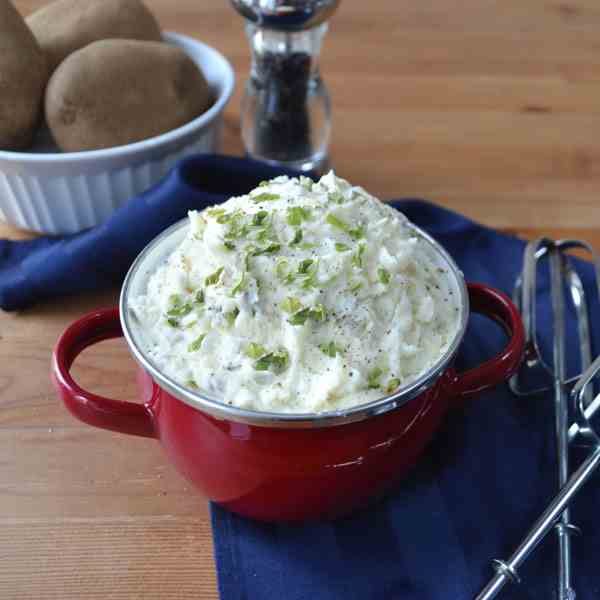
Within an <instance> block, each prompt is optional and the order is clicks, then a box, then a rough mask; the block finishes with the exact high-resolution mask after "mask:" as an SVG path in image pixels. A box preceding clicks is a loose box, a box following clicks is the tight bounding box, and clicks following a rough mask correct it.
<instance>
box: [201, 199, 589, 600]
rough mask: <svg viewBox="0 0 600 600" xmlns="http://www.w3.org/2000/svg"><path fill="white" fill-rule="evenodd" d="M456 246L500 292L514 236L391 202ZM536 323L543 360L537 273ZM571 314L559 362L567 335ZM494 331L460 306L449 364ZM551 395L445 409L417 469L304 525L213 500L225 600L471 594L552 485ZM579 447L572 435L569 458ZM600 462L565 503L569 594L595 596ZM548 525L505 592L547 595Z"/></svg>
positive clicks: (434, 598) (497, 335) (393, 599)
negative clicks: (331, 517) (384, 494)
mask: <svg viewBox="0 0 600 600" xmlns="http://www.w3.org/2000/svg"><path fill="white" fill-rule="evenodd" d="M393 205H394V206H396V207H397V208H398V209H399V210H401V211H402V212H403V213H404V214H406V216H407V217H408V218H409V219H410V220H412V221H413V222H415V223H416V224H417V225H419V226H421V227H422V228H424V229H426V230H427V231H428V232H429V233H431V234H432V235H433V237H435V238H436V239H437V240H438V241H439V242H441V243H442V245H443V246H444V247H445V248H446V249H447V250H448V251H449V252H450V254H451V255H452V256H453V257H454V259H455V260H456V262H457V263H458V265H459V267H460V268H461V269H462V270H463V272H464V274H465V276H466V278H467V280H470V281H478V282H484V283H487V284H490V285H493V286H495V287H497V288H499V289H501V290H504V291H505V292H510V291H511V289H512V287H513V285H514V281H515V278H516V276H517V274H518V271H519V270H520V268H521V262H522V255H523V250H524V245H525V244H524V242H523V241H521V240H519V239H516V238H514V237H511V236H507V235H503V234H501V233H498V232H496V231H493V230H491V229H488V228H486V227H482V226H481V225H478V224H475V223H473V222H471V221H469V220H468V219H465V218H464V217H462V216H460V215H458V214H455V213H452V212H449V211H447V210H444V209H441V208H439V207H436V206H434V205H431V204H427V203H423V202H420V201H413V200H408V201H394V202H393ZM577 267H578V270H579V272H580V273H581V275H582V278H583V280H584V284H585V287H586V290H587V291H588V292H589V294H590V296H589V298H590V306H591V307H592V325H593V337H594V342H595V349H596V351H597V350H598V349H599V348H600V318H598V317H599V314H600V313H599V312H598V309H597V307H598V294H597V291H596V289H595V285H594V279H593V273H592V269H591V267H590V265H589V264H586V263H583V262H579V261H578V263H577ZM538 284H539V290H540V297H541V298H542V301H541V302H540V306H539V307H538V310H539V312H538V315H539V317H538V318H539V321H538V326H539V328H540V330H541V334H542V335H541V340H542V342H541V343H542V347H543V349H544V353H545V354H546V356H547V357H549V358H548V360H550V361H551V355H550V354H549V351H550V350H551V332H550V330H549V323H550V321H549V319H550V318H551V306H550V298H549V290H548V285H549V281H548V273H547V270H546V269H543V270H542V272H541V274H540V280H539V282H538ZM573 325H574V323H573V315H572V314H571V313H570V314H569V320H568V326H569V328H570V329H568V330H567V331H571V332H572V333H571V334H570V335H569V336H568V355H569V358H570V362H571V364H570V369H571V370H572V371H573V370H575V369H577V367H578V365H577V364H576V363H577V360H574V359H576V358H577V356H578V353H579V349H578V345H577V344H578V340H577V335H576V333H575V330H574V329H572V327H573ZM504 342H505V340H504V338H503V334H502V333H501V332H500V330H499V328H498V327H497V326H496V325H495V324H493V323H490V322H489V321H487V320H486V319H484V318H483V317H480V316H475V317H472V318H471V321H470V325H469V328H468V331H467V334H466V336H465V340H464V343H463V345H462V348H461V350H460V353H459V357H458V360H457V363H456V366H457V369H459V370H462V369H464V368H466V367H468V366H473V365H475V364H477V363H480V362H481V361H482V360H484V359H485V358H486V357H489V356H491V355H492V354H493V353H494V351H495V350H498V349H499V348H500V347H501V346H502V344H503V343H504ZM552 402H553V401H552V395H551V394H546V395H543V396H539V397H533V398H515V397H514V396H513V395H512V394H511V393H510V392H509V390H508V388H507V386H506V385H502V386H499V387H497V388H496V389H494V390H492V391H488V392H485V393H483V394H481V395H480V396H479V397H477V398H474V399H472V400H470V401H468V402H467V403H465V404H464V406H463V407H462V409H459V410H456V411H454V412H452V413H450V414H449V416H448V417H447V418H446V421H445V423H444V424H443V426H442V428H441V430H440V431H439V433H438V434H437V436H436V438H435V439H434V441H433V442H432V444H431V445H430V446H429V448H428V449H427V451H426V453H425V455H424V456H423V457H422V458H421V460H420V461H419V463H418V465H417V466H416V468H415V469H414V470H413V471H412V472H411V473H410V474H409V475H408V477H407V478H406V479H404V480H403V481H402V482H401V483H400V484H399V485H398V486H397V487H396V489H395V490H394V491H393V492H392V493H391V494H390V495H389V497H388V498H387V499H386V500H384V501H382V502H379V503H377V504H374V505H372V506H371V507H370V508H368V509H366V510H363V511H361V512H358V513H356V514H354V515H352V516H349V517H347V518H344V519H339V520H337V521H334V522H329V523H326V522H321V523H308V524H305V525H302V526H293V525H281V524H264V523H257V522H252V521H249V520H246V519H243V518H240V517H237V516H235V515H233V514H230V513H228V512H227V511H225V510H223V509H221V508H219V507H218V506H213V507H212V519H213V530H214V540H215V555H216V559H217V565H218V573H219V586H220V592H221V598H222V600H283V599H285V600H470V599H472V598H473V597H474V596H475V595H476V594H477V593H478V592H479V591H480V589H481V588H482V587H483V586H484V585H485V583H487V581H488V579H489V577H491V575H492V574H493V572H492V569H491V564H490V560H491V559H492V558H503V559H505V558H507V557H508V556H509V555H510V554H511V552H512V550H513V549H514V548H515V547H516V545H517V544H518V542H520V540H521V539H522V537H523V536H524V535H525V533H526V532H527V530H528V529H529V527H530V526H531V525H532V524H533V522H534V520H535V519H536V518H537V517H538V516H539V514H540V513H541V512H542V510H543V509H544V508H545V506H546V505H547V503H548V502H549V501H550V499H551V498H552V497H553V495H554V493H555V485H556V475H555V473H556V467H555V459H554V432H553V423H554V421H553V408H552ZM586 454H587V450H586V449H583V448H573V457H572V465H573V466H576V465H577V464H579V462H581V460H582V458H583V457H585V456H586ZM599 483H600V472H598V473H597V474H596V475H595V477H594V478H593V479H592V480H591V481H590V482H588V483H587V485H586V487H585V488H584V489H583V492H582V493H581V494H580V495H579V496H578V497H577V498H576V500H575V502H574V504H573V511H572V519H573V521H574V522H575V523H576V524H577V525H578V526H579V527H580V528H581V530H582V532H583V535H582V536H581V537H576V538H574V540H573V563H574V565H573V568H574V587H575V590H576V591H577V598H578V599H579V600H597V599H598V598H600V569H599V568H598V560H599V557H600V519H599V518H598V506H600V485H599ZM556 570H557V559H556V534H555V533H554V532H551V533H550V534H549V535H548V537H547V538H546V540H545V541H544V542H543V543H542V545H541V546H540V547H539V548H538V549H537V550H536V551H535V553H534V554H533V555H532V557H531V558H530V559H529V561H528V562H526V563H525V565H524V566H523V567H522V569H521V570H520V574H521V576H522V581H523V583H522V584H521V585H519V586H517V585H511V584H509V585H508V586H507V587H506V588H505V589H504V590H503V592H502V593H501V594H500V596H499V599H500V600H502V599H504V600H534V599H535V600H538V599H539V598H556V595H555V585H556V575H555V574H556Z"/></svg>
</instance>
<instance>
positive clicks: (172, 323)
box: [167, 317, 179, 329]
mask: <svg viewBox="0 0 600 600" xmlns="http://www.w3.org/2000/svg"><path fill="white" fill-rule="evenodd" d="M167 324H168V325H169V326H170V327H173V328H174V329H177V328H178V327H179V321H178V320H177V319H175V318H174V317H169V318H168V319H167Z"/></svg>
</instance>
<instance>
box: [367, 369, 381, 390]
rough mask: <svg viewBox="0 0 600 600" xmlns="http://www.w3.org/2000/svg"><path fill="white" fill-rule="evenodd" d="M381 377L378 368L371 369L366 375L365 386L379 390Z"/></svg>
mask: <svg viewBox="0 0 600 600" xmlns="http://www.w3.org/2000/svg"><path fill="white" fill-rule="evenodd" d="M382 375H383V371H382V370H381V369H380V368H379V367H375V368H374V369H371V370H370V371H369V372H368V373H367V384H368V386H369V389H377V388H379V378H380V377H381V376H382Z"/></svg>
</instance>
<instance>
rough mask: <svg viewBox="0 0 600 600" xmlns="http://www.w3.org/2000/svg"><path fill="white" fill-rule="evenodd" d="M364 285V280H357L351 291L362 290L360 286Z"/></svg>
mask: <svg viewBox="0 0 600 600" xmlns="http://www.w3.org/2000/svg"><path fill="white" fill-rule="evenodd" d="M361 287H362V282H361V281H357V282H356V283H354V284H352V285H351V286H350V291H351V292H357V291H358V290H360V288H361Z"/></svg>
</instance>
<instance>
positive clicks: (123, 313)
mask: <svg viewBox="0 0 600 600" xmlns="http://www.w3.org/2000/svg"><path fill="white" fill-rule="evenodd" d="M187 224H188V219H187V218H185V219H182V220H181V221H178V222H177V223H175V224H174V225H172V226H171V227H169V228H168V229H166V230H165V231H163V232H162V233H161V234H160V235H158V236H157V237H156V238H154V240H153V241H152V242H150V243H149V244H148V245H147V246H146V247H145V248H144V250H142V252H141V253H140V254H139V256H138V257H137V258H136V259H135V261H134V262H133V264H132V265H131V267H130V269H129V271H128V273H127V275H126V277H125V280H124V282H123V287H122V288H121V295H120V299H119V310H120V318H121V326H122V328H123V335H124V337H125V339H126V341H127V345H128V346H129V349H130V350H131V352H132V353H133V355H134V357H135V359H136V360H137V362H138V363H139V364H140V366H141V367H142V368H144V369H145V370H146V371H147V372H148V373H149V374H150V376H151V377H152V378H153V380H154V381H155V382H156V384H157V385H159V386H160V387H161V388H162V389H164V390H165V391H166V392H168V393H169V394H171V395H173V396H175V397H176V398H178V399H179V400H181V401H182V402H185V404H187V405H189V406H191V407H192V408H195V409H197V410H200V411H202V412H204V413H207V414H209V415H211V416H213V417H216V418H219V419H225V420H228V421H235V422H238V423H245V424H248V425H255V426H261V427H277V428H318V427H332V426H337V425H345V424H348V423H353V422H357V421H362V420H364V419H368V418H370V417H374V416H377V415H381V414H384V413H387V412H389V411H391V410H395V409H397V408H399V407H401V406H403V405H404V404H406V403H407V402H409V401H410V400H412V399H413V398H415V397H416V396H418V395H419V394H421V393H423V392H424V391H425V390H427V389H429V388H430V387H432V386H433V385H434V383H435V382H436V381H437V380H438V378H439V377H440V376H441V375H442V374H443V373H444V371H445V370H446V368H447V367H448V366H449V364H450V363H451V361H452V359H453V358H454V356H455V354H456V352H457V350H458V347H459V346H460V343H461V342H462V339H463V337H464V334H465V330H466V327H467V322H468V316H469V297H468V294H467V287H466V284H465V280H464V276H463V273H462V271H461V270H460V269H459V268H458V266H457V265H456V263H455V262H454V260H453V259H452V258H451V257H450V255H449V254H448V253H447V252H446V250H445V249H444V248H443V247H442V246H441V245H440V244H439V243H438V242H436V241H435V240H434V239H433V238H432V237H431V236H430V235H429V234H427V233H426V232H424V231H423V230H421V229H420V228H419V227H417V226H416V225H413V224H412V223H411V224H410V225H409V226H410V227H411V228H412V229H413V230H414V231H415V233H417V234H418V235H419V236H421V237H422V238H423V239H424V240H425V241H427V242H428V243H429V244H430V245H431V246H432V247H433V249H434V250H435V251H436V252H437V253H438V254H439V256H440V257H441V258H442V259H443V260H444V262H445V263H446V264H447V265H448V268H449V271H450V275H451V277H453V278H454V280H455V281H456V284H457V288H458V290H459V293H460V298H459V307H460V321H459V325H458V328H457V331H456V335H455V337H454V340H453V341H452V343H451V344H450V346H449V347H448V349H447V350H446V352H445V353H444V354H443V355H442V356H441V357H440V358H439V360H438V361H437V362H436V363H435V364H434V365H433V367H432V368H431V369H429V370H428V371H426V372H425V373H423V375H421V376H420V377H419V378H417V379H416V380H414V381H412V382H410V383H409V384H407V385H406V386H403V387H401V388H399V389H398V390H397V391H396V392H395V393H393V394H390V395H388V396H383V397H381V398H379V399H377V400H372V401H371V402H368V403H365V404H360V405H358V406H354V407H351V408H346V409H342V410H336V411H328V412H321V413H275V412H261V411H255V410H247V409H242V408H237V407H235V406H230V405H229V404H226V403H224V402H222V401H221V400H219V399H218V398H213V397H210V396H209V395H207V394H205V393H201V392H200V391H193V390H190V389H188V388H186V387H184V386H182V385H181V384H179V383H177V382H176V381H175V380H174V379H172V378H171V377H168V376H167V375H165V374H164V373H162V372H161V371H160V369H159V368H158V367H157V366H156V365H155V364H154V363H153V362H152V361H151V360H150V359H149V358H148V357H147V356H146V355H145V353H144V351H143V349H142V348H141V347H140V346H139V345H138V343H137V342H136V340H135V339H134V336H133V335H132V325H131V321H130V314H129V311H128V310H127V298H128V293H129V289H130V287H131V282H132V281H133V279H134V277H135V276H136V274H137V273H138V271H139V270H140V269H141V268H142V267H143V265H144V262H145V259H146V258H147V256H148V254H149V253H150V252H151V251H152V250H154V249H156V248H157V247H158V246H159V245H161V244H163V243H164V242H165V241H166V240H167V239H168V238H169V237H170V236H172V235H174V234H175V233H177V232H179V230H180V229H181V228H182V227H186V225H187ZM152 272H153V270H152ZM150 274H151V273H150V272H148V273H147V274H146V276H149V275H150Z"/></svg>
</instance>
